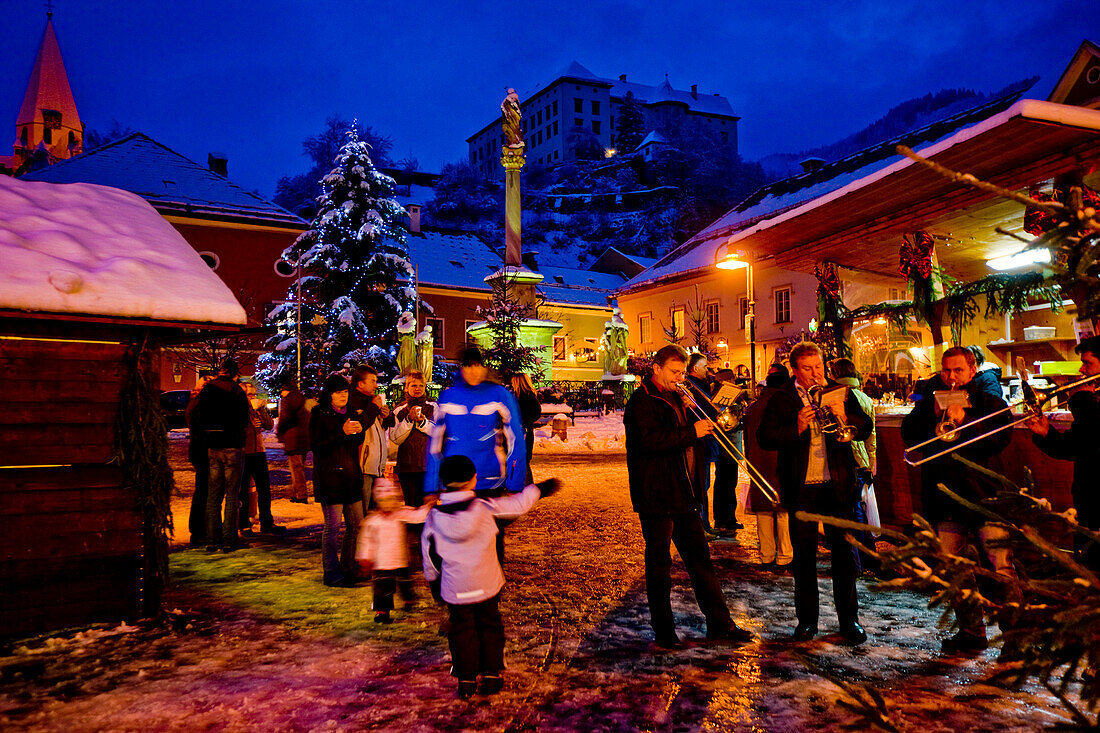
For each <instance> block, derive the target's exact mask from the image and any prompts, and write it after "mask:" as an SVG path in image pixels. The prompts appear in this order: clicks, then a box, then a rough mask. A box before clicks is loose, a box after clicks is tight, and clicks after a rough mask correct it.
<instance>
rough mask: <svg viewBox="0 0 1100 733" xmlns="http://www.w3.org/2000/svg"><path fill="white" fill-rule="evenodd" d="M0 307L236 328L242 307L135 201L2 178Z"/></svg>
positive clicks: (111, 192)
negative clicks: (231, 325) (213, 324)
mask: <svg viewBox="0 0 1100 733" xmlns="http://www.w3.org/2000/svg"><path fill="white" fill-rule="evenodd" d="M0 262H3V263H4V264H3V267H0V308H2V309H5V310H17V311H33V312H41V313H66V314H73V315H91V316H107V317H114V318H139V319H153V320H157V321H172V322H187V323H215V324H233V325H243V324H244V323H245V321H246V319H245V312H244V309H243V308H242V307H241V306H240V304H239V303H238V302H237V300H236V298H234V297H233V294H232V293H231V292H230V291H229V288H228V287H226V285H225V283H223V282H222V281H221V279H220V278H218V276H217V275H215V274H214V272H213V271H212V270H211V269H210V268H209V267H208V266H207V265H206V263H205V262H203V260H202V258H201V257H199V254H198V253H197V252H196V251H195V250H194V249H193V248H192V247H191V245H190V244H188V243H187V241H186V240H185V239H184V238H183V237H182V236H181V235H180V233H179V232H177V231H176V230H175V228H174V227H173V226H172V225H171V224H169V223H168V222H167V221H165V220H164V217H162V216H161V215H160V214H158V213H157V212H156V210H155V209H153V207H152V206H150V205H149V204H148V203H147V202H146V201H144V200H143V199H142V198H141V197H140V196H136V195H134V194H132V193H129V192H127V191H121V190H119V189H117V188H109V187H107V186H97V185H92V184H87V183H73V184H64V185H60V184H54V183H42V182H33V181H26V180H23V179H14V178H8V177H6V176H0Z"/></svg>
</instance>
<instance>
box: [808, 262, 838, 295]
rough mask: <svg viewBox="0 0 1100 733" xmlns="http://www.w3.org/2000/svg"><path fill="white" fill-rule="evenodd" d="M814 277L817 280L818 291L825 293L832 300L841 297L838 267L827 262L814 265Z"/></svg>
mask: <svg viewBox="0 0 1100 733" xmlns="http://www.w3.org/2000/svg"><path fill="white" fill-rule="evenodd" d="M814 277H816V278H817V287H818V290H819V291H820V290H823V291H825V294H826V295H828V296H829V297H830V298H839V297H840V277H839V276H838V275H837V274H836V265H835V264H834V263H832V262H825V263H822V264H821V265H820V266H819V265H814Z"/></svg>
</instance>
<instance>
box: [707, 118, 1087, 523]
mask: <svg viewBox="0 0 1100 733" xmlns="http://www.w3.org/2000/svg"><path fill="white" fill-rule="evenodd" d="M917 152H918V153H919V154H920V155H921V156H923V157H925V158H928V159H930V160H932V161H934V162H935V163H938V164H940V165H942V166H944V167H946V168H949V169H951V170H953V171H963V172H966V173H970V174H972V175H973V176H976V177H977V178H978V179H981V180H983V181H988V182H990V183H993V184H996V185H997V186H999V187H1002V188H1004V189H1008V190H1010V191H1014V192H1019V193H1022V194H1025V195H1026V194H1029V193H1031V194H1036V193H1038V194H1043V193H1046V194H1048V195H1049V194H1050V193H1051V192H1052V191H1053V190H1054V189H1055V188H1056V187H1057V185H1058V184H1057V181H1063V180H1072V181H1075V182H1076V184H1075V185H1078V186H1081V185H1083V186H1084V187H1085V189H1086V190H1088V189H1090V188H1091V189H1097V188H1100V111H1098V110H1096V109H1087V108H1083V107H1078V106H1073V105H1067V104H1058V103H1054V102H1050V101H1037V100H1029V99H1023V100H1020V101H1018V102H1016V103H1015V104H1013V105H1012V106H1011V107H1009V108H1008V109H1006V110H1004V111H1003V112H1000V113H998V114H994V115H993V116H991V117H989V118H988V119H985V120H983V121H981V122H978V123H976V124H973V125H971V126H969V127H966V128H963V129H961V130H959V131H957V132H955V133H953V134H951V135H949V136H948V137H945V138H943V139H939V140H936V141H934V142H931V144H927V145H925V146H924V147H923V148H921V147H917ZM1026 211H1027V209H1026V207H1025V206H1024V205H1023V204H1022V203H1020V202H1018V201H1014V200H1011V199H1008V198H1004V197H1002V196H998V195H997V194H996V193H994V192H991V191H987V190H982V189H980V188H975V187H972V186H967V185H961V184H960V183H958V182H955V181H952V180H949V179H948V178H946V177H944V176H943V175H941V174H939V173H936V172H934V171H932V170H930V169H929V168H928V167H926V166H924V165H921V164H918V163H917V162H915V161H913V160H911V159H908V158H905V157H902V156H901V155H899V156H898V157H897V158H896V160H895V162H893V163H891V164H890V165H887V166H885V167H883V168H881V169H880V170H877V171H874V172H872V173H870V174H868V175H865V176H864V177H862V178H859V179H857V180H854V181H852V182H851V183H849V184H847V185H845V186H843V187H842V188H839V189H838V190H835V191H832V192H831V193H828V194H826V195H823V196H820V197H818V198H815V199H812V200H809V201H807V202H806V203H804V204H802V205H801V206H797V207H795V208H793V209H791V210H790V211H787V212H785V213H783V214H781V215H780V216H777V217H774V218H771V219H768V220H766V221H764V222H761V223H760V224H758V225H756V226H753V227H750V228H747V229H744V230H742V231H740V232H738V233H736V234H734V235H733V236H731V237H730V239H729V242H728V245H727V246H728V248H729V249H730V250H735V249H736V250H745V251H748V252H750V253H752V256H753V257H755V258H757V259H763V258H767V259H769V260H770V261H772V262H774V264H775V265H777V266H779V267H782V268H786V269H789V270H795V271H801V272H815V269H816V270H817V272H822V271H824V270H825V269H828V268H833V271H834V272H836V273H838V275H837V276H836V279H837V280H839V283H837V288H836V291H835V292H836V295H835V298H836V300H837V302H838V303H840V302H842V304H843V306H844V308H843V311H844V312H845V313H848V312H850V311H854V312H855V313H856V314H858V313H860V311H859V310H858V309H859V307H860V306H869V305H870V304H879V305H880V306H881V307H880V308H879V310H874V309H871V310H870V311H868V310H867V308H864V312H866V313H867V315H866V316H865V317H858V316H857V317H853V318H850V319H848V320H847V321H846V322H845V325H846V326H847V327H848V329H849V330H848V331H847V332H846V335H847V337H848V340H847V342H848V343H849V344H850V345H851V346H852V348H853V350H854V358H855V361H856V362H857V368H860V369H861V371H862V372H863V373H864V375H865V376H867V377H870V379H871V387H870V389H868V392H869V393H870V392H873V391H874V392H876V394H874V395H873V396H876V397H881V398H885V399H884V402H885V403H886V404H884V406H883V410H882V414H880V415H879V428H878V436H879V437H878V458H879V460H878V464H879V476H878V481H876V490H877V491H878V499H879V504H880V508H881V509H882V512H883V519H884V520H886V521H887V522H889V523H893V524H905V523H907V522H908V519H909V515H910V514H911V513H912V511H914V510H919V501H920V499H919V494H920V492H919V491H917V490H915V487H916V486H917V485H918V482H917V480H916V479H917V476H918V474H917V472H916V470H915V469H912V468H910V467H909V466H907V465H906V464H905V463H904V462H903V461H902V455H901V454H902V448H903V446H902V444H901V437H900V434H899V426H900V421H901V414H902V413H904V412H905V411H907V409H908V408H907V407H906V406H905V405H904V402H905V398H906V396H907V394H908V391H909V388H910V387H911V385H912V383H913V381H914V380H916V379H921V378H926V377H928V376H931V374H932V373H933V370H934V369H938V366H939V356H940V354H941V353H942V351H943V349H945V348H946V347H947V346H949V345H951V344H952V343H959V344H963V345H970V344H978V345H980V346H982V347H983V348H984V349H985V351H986V356H987V358H988V359H989V360H990V361H992V362H993V363H995V364H997V365H998V366H1000V367H1001V369H1002V370H1003V373H1004V375H1005V376H1006V377H1008V376H1012V375H1014V374H1015V362H1014V358H1015V357H1016V356H1021V357H1023V358H1024V360H1025V361H1026V362H1027V364H1028V367H1029V369H1031V370H1032V371H1036V370H1038V369H1042V366H1043V365H1044V364H1049V365H1050V366H1048V367H1047V369H1048V370H1056V371H1059V372H1062V373H1072V372H1074V371H1076V367H1077V365H1076V363H1075V359H1076V357H1075V356H1074V355H1073V353H1072V348H1073V345H1074V344H1075V343H1076V341H1077V338H1078V336H1079V335H1080V333H1079V332H1081V331H1088V330H1091V329H1092V327H1093V324H1092V323H1091V322H1088V321H1082V322H1078V320H1077V318H1076V316H1077V313H1076V310H1075V307H1074V303H1073V302H1072V301H1069V300H1068V296H1063V297H1067V300H1066V301H1064V302H1061V303H1059V305H1061V306H1063V309H1062V310H1061V311H1060V312H1056V313H1055V312H1052V311H1051V307H1050V304H1049V303H1046V304H1044V303H1042V302H1036V301H1035V296H1036V294H1039V293H1042V292H1050V291H1043V290H1042V289H1041V288H1040V287H1039V286H1038V285H1035V286H1034V288H1033V289H1032V290H1031V291H1026V290H1025V289H1023V288H1021V289H1020V291H1019V293H1017V295H1019V296H1020V297H1018V298H1017V300H1016V302H1015V305H1014V306H1013V307H1012V308H1011V309H1009V312H1007V313H1002V312H996V311H995V312H994V313H993V314H991V315H989V316H987V315H986V304H987V300H986V296H985V295H984V294H978V295H976V296H975V297H974V298H973V299H972V304H973V306H974V308H973V312H972V313H970V314H969V315H968V316H967V317H960V316H959V314H958V313H955V312H950V313H949V312H948V311H947V310H945V302H944V301H942V300H941V301H936V298H939V297H942V292H939V293H935V292H932V293H930V295H931V298H930V302H931V303H932V305H931V306H930V307H929V309H928V311H927V312H929V313H930V314H931V316H930V317H929V318H913V317H911V316H910V317H902V318H896V317H895V318H891V317H889V314H890V305H891V303H896V304H898V305H899V307H900V306H901V305H902V304H903V303H905V302H908V301H916V300H917V299H916V298H914V287H915V286H914V284H913V279H912V278H907V277H906V276H905V275H900V274H899V253H900V261H901V263H902V266H903V268H904V266H905V263H906V254H905V248H906V247H912V246H913V243H914V242H915V240H916V239H917V238H918V237H920V238H923V239H924V241H926V242H928V243H929V250H930V255H929V256H930V260H931V265H932V269H933V271H934V272H935V273H937V275H936V277H939V275H938V273H941V272H942V273H945V274H946V275H947V276H949V278H951V279H953V280H954V281H955V282H958V283H975V282H987V281H990V278H989V276H990V275H991V274H992V273H993V272H994V270H993V268H992V267H991V264H990V263H991V262H992V261H994V260H996V259H997V258H1001V257H1004V256H1006V255H1011V254H1013V253H1016V252H1019V251H1021V250H1022V249H1024V247H1025V243H1026V242H1027V241H1028V240H1030V239H1032V238H1033V233H1029V231H1030V230H1029V229H1026V228H1025V221H1024V219H1025V213H1026ZM1040 267H1041V265H1032V266H1031V271H1035V272H1036V273H1037V272H1038V269H1039V268H1040ZM1025 271H1026V270H1025ZM820 277H821V276H820V275H819V278H820ZM935 279H936V278H927V280H928V281H929V282H932V281H934V280H935ZM1005 281H1006V282H1009V281H1010V282H1015V280H1014V279H1013V278H1006V280H1005ZM1041 281H1042V277H1041V276H1039V275H1038V274H1036V275H1035V276H1034V277H1033V278H1032V280H1027V279H1026V278H1020V282H1025V283H1027V282H1032V283H1040V282H1041ZM822 282H824V280H822ZM998 282H1000V281H998ZM933 286H935V282H933ZM1042 300H1044V298H1042V297H1040V298H1039V301H1042ZM909 307H910V309H912V307H913V306H912V305H910V306H909ZM953 326H954V327H953ZM1035 334H1038V335H1039V338H1034V335H1035ZM1035 362H1041V364H1039V365H1038V367H1037V366H1036V364H1035ZM888 392H893V393H894V394H893V396H892V397H893V398H894V399H890V397H891V396H890V395H888V394H887V393H888ZM895 400H896V402H895ZM890 403H894V404H890ZM1057 417H1058V418H1060V419H1067V418H1068V414H1066V415H1061V414H1059V415H1057ZM1001 459H1002V465H1001V467H1002V468H1003V470H1004V473H1005V475H1007V476H1008V477H1009V478H1011V479H1014V480H1017V481H1022V480H1023V479H1024V478H1025V475H1024V474H1025V471H1024V468H1025V466H1027V467H1029V468H1030V469H1031V470H1032V471H1034V472H1035V474H1036V477H1037V488H1038V493H1039V494H1040V495H1043V496H1047V497H1048V498H1050V499H1051V500H1052V502H1053V504H1054V506H1055V508H1056V509H1059V510H1060V509H1065V508H1067V507H1068V506H1070V505H1071V498H1070V494H1069V485H1070V478H1071V464H1069V463H1067V462H1063V461H1057V460H1054V459H1051V458H1048V457H1046V456H1043V455H1042V454H1040V453H1039V452H1038V451H1037V450H1036V449H1035V448H1034V446H1033V445H1032V443H1031V440H1030V433H1029V432H1027V431H1026V430H1024V429H1022V428H1021V429H1019V430H1017V431H1015V434H1014V436H1013V440H1012V444H1011V446H1010V447H1009V449H1008V450H1006V451H1005V452H1004V454H1003V456H1002V457H1001Z"/></svg>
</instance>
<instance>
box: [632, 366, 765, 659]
mask: <svg viewBox="0 0 1100 733" xmlns="http://www.w3.org/2000/svg"><path fill="white" fill-rule="evenodd" d="M687 360H688V355H687V352H686V351H684V349H683V348H681V347H679V346H676V345H674V344H670V345H669V346H665V347H664V348H662V349H661V350H660V351H658V352H657V354H656V355H655V356H654V357H653V372H652V373H651V374H650V375H649V376H648V377H646V378H645V379H643V380H642V383H641V385H639V387H638V389H636V390H635V391H634V394H633V395H631V397H630V401H629V402H627V403H626V410H625V411H624V414H623V427H624V428H625V429H626V469H627V474H628V476H629V481H630V501H631V504H632V505H633V507H634V511H635V512H637V513H638V519H639V521H640V522H641V525H642V537H643V539H644V540H645V588H646V597H647V599H648V601H649V616H650V623H651V624H652V626H653V632H654V635H655V636H656V641H657V645H658V646H660V647H663V648H666V649H681V648H683V643H682V642H681V641H680V638H679V637H678V636H677V635H676V623H675V620H674V618H673V615H672V602H671V592H672V576H671V570H672V556H671V554H670V553H669V544H670V543H675V544H676V550H677V552H679V553H680V559H681V560H683V561H684V567H685V568H687V572H688V577H690V578H691V587H692V589H694V591H695V599H696V601H697V602H698V603H699V609H700V610H701V611H702V612H703V615H704V616H705V617H706V620H707V639H709V640H711V641H727V642H730V641H732V642H743V641H748V640H750V639H751V638H752V636H751V635H750V634H749V633H748V632H747V631H745V630H743V629H741V628H740V627H738V626H737V625H736V624H735V623H734V622H733V620H732V619H731V618H730V612H729V608H728V607H727V606H726V599H725V597H724V596H723V595H722V586H721V584H720V583H719V582H718V577H717V576H716V575H715V573H714V565H713V564H712V563H711V559H710V548H709V547H708V546H707V540H706V535H705V534H704V533H703V520H702V518H701V517H700V515H699V499H700V493H701V487H702V477H701V476H700V472H701V470H702V466H703V460H704V459H703V455H704V453H703V452H704V451H705V446H704V444H703V438H705V437H707V436H709V435H710V434H711V433H712V432H713V431H714V425H713V424H712V423H711V422H709V421H708V420H704V419H701V417H702V415H701V414H693V411H692V403H691V402H688V401H687V398H686V397H685V394H684V392H683V391H681V390H682V388H683V382H684V378H685V375H686V373H687Z"/></svg>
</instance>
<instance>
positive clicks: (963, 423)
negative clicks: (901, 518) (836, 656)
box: [901, 346, 1016, 653]
mask: <svg viewBox="0 0 1100 733" xmlns="http://www.w3.org/2000/svg"><path fill="white" fill-rule="evenodd" d="M977 374H978V363H977V360H976V359H975V357H974V353H973V352H972V351H970V349H967V348H965V347H962V346H955V347H952V348H950V349H947V350H946V351H944V352H943V357H942V358H941V360H940V374H939V376H938V379H939V380H940V382H941V383H942V384H943V385H944V386H945V387H948V388H950V387H954V389H956V390H961V391H963V392H965V393H966V396H967V400H968V401H969V402H970V406H969V407H965V408H964V407H962V406H959V405H955V406H949V407H948V408H947V409H946V415H944V414H942V412H943V411H941V410H940V408H939V406H938V405H937V403H936V398H935V394H934V392H931V391H929V392H926V393H924V394H923V395H922V396H921V398H920V399H918V400H917V403H916V405H915V406H914V407H913V409H912V410H911V411H910V412H909V414H908V415H906V416H905V417H904V418H903V419H902V421H901V439H902V440H903V441H904V442H905V444H906V445H907V446H910V447H912V446H914V445H917V444H919V443H921V442H923V441H926V440H930V439H932V438H934V437H935V436H936V427H937V425H939V424H940V423H941V421H943V420H944V419H950V420H951V421H953V422H954V423H955V424H956V425H958V426H959V427H958V430H957V433H958V436H959V437H958V439H957V441H954V442H957V443H958V444H962V443H964V442H966V441H967V440H969V439H970V438H973V437H975V436H978V435H981V434H983V433H986V432H988V431H991V430H993V429H994V428H996V427H998V426H1003V425H1004V424H1006V423H1007V422H1008V421H1009V420H1010V418H1009V415H1008V412H1007V411H1006V412H1004V413H1002V414H1001V416H999V417H997V418H989V419H988V420H985V421H983V422H982V423H980V424H974V423H975V421H976V420H977V419H978V418H981V417H985V416H986V415H990V414H992V413H995V412H997V411H998V410H1003V409H1004V408H1006V407H1008V403H1007V402H1005V400H1004V398H1003V397H1001V395H1000V393H999V391H998V392H996V393H995V392H994V391H992V390H990V389H988V387H987V386H986V385H984V384H983V382H982V380H980V379H977ZM1011 438H1012V431H1011V430H1002V431H1001V432H999V433H996V434H994V435H991V436H989V437H987V438H984V439H982V440H979V441H976V442H974V443H971V444H970V445H967V446H964V447H960V448H958V449H957V450H955V451H952V452H954V453H958V454H959V455H960V456H962V457H964V458H967V459H969V460H971V461H974V462H975V463H979V464H982V465H988V464H989V462H990V461H991V460H992V459H994V458H995V457H996V456H997V455H998V454H1000V453H1001V452H1002V451H1003V450H1004V449H1005V447H1006V446H1007V445H1008V443H1009V441H1010V440H1011ZM952 444H953V442H944V441H942V440H937V441H935V442H934V443H931V444H930V445H929V446H928V448H927V449H926V452H925V455H931V454H932V453H936V452H939V451H942V450H944V449H947V448H950V447H951V446H952ZM939 484H943V485H944V486H946V487H947V488H949V489H951V490H952V491H953V492H955V493H956V494H958V495H960V496H961V497H962V498H964V499H966V500H968V501H971V502H974V503H977V502H979V501H981V500H982V499H983V498H984V497H986V496H991V495H992V494H993V493H994V491H995V490H996V488H997V487H996V485H995V484H994V483H993V482H992V481H991V480H990V479H988V478H986V477H984V476H982V475H981V474H979V473H978V472H977V471H974V470H973V469H971V468H969V467H967V466H965V465H963V464H962V463H960V462H959V461H956V460H955V459H954V458H952V457H951V455H950V454H948V455H944V456H942V457H940V458H936V459H934V460H931V461H928V462H927V463H925V464H923V465H922V466H921V500H922V503H923V505H924V509H923V515H924V517H925V518H926V519H928V521H929V522H931V523H932V524H933V525H934V526H935V528H936V534H937V535H938V536H939V538H940V542H941V543H942V544H943V547H944V549H945V550H947V551H948V552H949V553H951V554H954V555H963V554H964V552H965V548H966V546H967V544H969V543H971V541H972V540H973V539H975V538H976V539H977V540H978V542H979V543H980V544H981V546H982V548H983V550H984V551H985V555H986V557H987V559H988V561H989V564H990V566H991V567H992V568H993V569H994V570H996V571H997V572H998V573H1002V574H1004V575H1008V576H1015V574H1016V571H1015V569H1014V567H1013V565H1012V555H1011V552H1010V551H1009V550H1008V548H1006V547H1003V546H1001V545H1000V543H999V540H1002V539H1004V538H1005V537H1007V533H1006V532H1005V531H1004V530H1003V529H1001V528H999V527H997V526H996V525H990V524H986V523H985V520H984V518H983V517H982V516H980V515H978V514H975V513H974V512H972V511H970V510H969V509H967V508H966V507H964V506H962V505H961V504H959V503H958V502H956V501H954V500H953V499H951V498H950V497H948V496H946V495H945V494H944V493H943V492H941V491H940V490H939V489H938V488H936V487H937V486H938V485H939ZM957 619H958V623H959V632H958V633H957V634H955V635H954V636H952V637H951V638H949V639H946V640H944V642H943V650H944V651H945V652H947V653H956V652H971V651H980V650H982V649H985V647H986V643H987V642H986V636H985V620H984V618H983V617H982V611H981V609H966V610H963V611H961V612H960V613H959V614H958V617H957Z"/></svg>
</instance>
